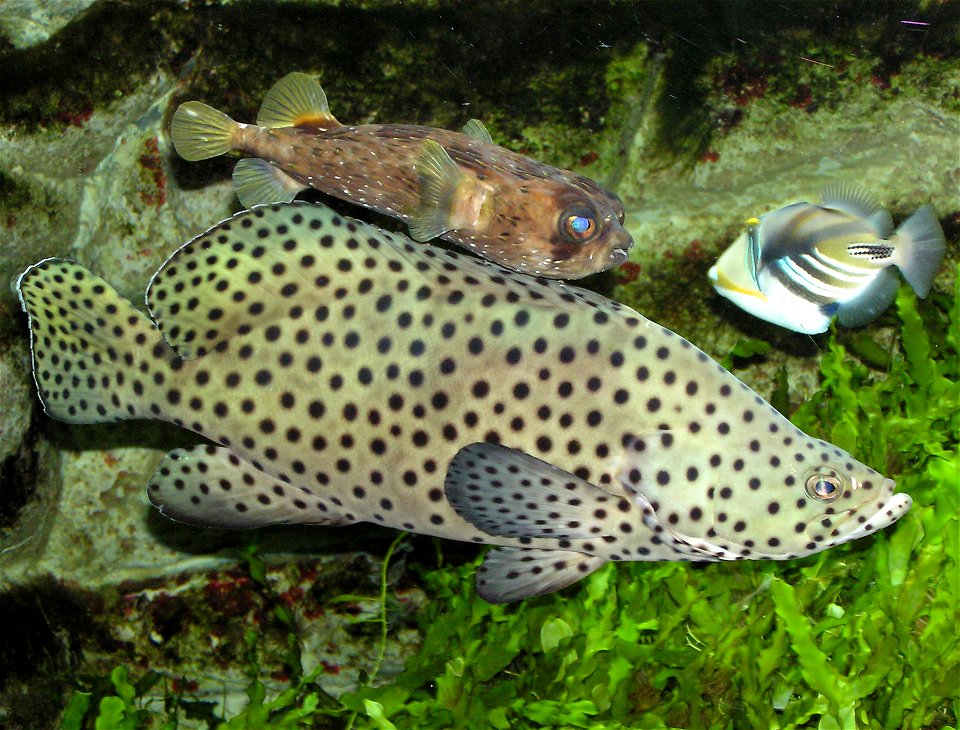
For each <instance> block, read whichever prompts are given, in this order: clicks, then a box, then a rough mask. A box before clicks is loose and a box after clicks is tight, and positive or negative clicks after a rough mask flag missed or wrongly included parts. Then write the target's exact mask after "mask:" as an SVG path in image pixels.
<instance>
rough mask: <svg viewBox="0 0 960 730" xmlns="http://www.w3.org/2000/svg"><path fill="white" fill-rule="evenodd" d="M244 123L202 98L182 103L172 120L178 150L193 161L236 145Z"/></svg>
mask: <svg viewBox="0 0 960 730" xmlns="http://www.w3.org/2000/svg"><path fill="white" fill-rule="evenodd" d="M239 128H240V125H239V124H237V123H236V122H235V121H233V119H231V118H230V117H228V116H227V115H226V114H224V113H223V112H222V111H219V110H217V109H214V108H213V107H212V106H208V105H206V104H204V103H203V102H200V101H188V102H185V103H183V104H181V105H180V106H179V107H178V108H177V111H176V112H174V114H173V121H172V122H170V136H171V138H172V139H173V146H174V147H175V148H176V150H177V154H178V155H180V156H181V157H182V158H183V159H185V160H188V161H189V162H196V161H197V160H207V159H209V158H211V157H219V156H220V155H225V154H227V152H229V151H230V150H232V149H234V148H235V147H236V144H235V138H236V133H237V131H238V130H239Z"/></svg>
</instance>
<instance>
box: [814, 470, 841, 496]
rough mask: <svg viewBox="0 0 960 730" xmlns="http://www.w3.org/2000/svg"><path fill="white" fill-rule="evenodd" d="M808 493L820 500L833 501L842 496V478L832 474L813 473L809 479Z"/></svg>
mask: <svg viewBox="0 0 960 730" xmlns="http://www.w3.org/2000/svg"><path fill="white" fill-rule="evenodd" d="M806 490H807V494H808V495H810V496H811V497H812V498H813V499H816V500H817V501H820V502H832V501H833V500H835V499H836V498H837V497H839V496H840V493H841V491H842V490H841V489H840V478H839V477H836V476H833V475H832V474H813V475H812V476H810V477H809V478H808V479H807V484H806Z"/></svg>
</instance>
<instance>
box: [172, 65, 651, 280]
mask: <svg viewBox="0 0 960 730" xmlns="http://www.w3.org/2000/svg"><path fill="white" fill-rule="evenodd" d="M171 136H172V137H173V143H174V145H175V146H176V149H177V152H178V153H179V154H180V155H181V157H183V158H184V159H187V160H203V159H206V158H208V157H215V156H217V155H222V154H225V153H227V152H229V151H231V150H238V151H241V152H246V153H248V154H251V155H254V157H253V158H248V159H244V160H241V161H240V162H239V163H237V166H236V169H235V170H234V174H233V179H234V184H235V187H236V190H237V196H238V197H239V198H240V202H241V203H243V205H245V206H247V207H252V206H254V205H257V204H260V203H276V202H289V201H291V200H293V198H294V196H295V195H296V194H297V193H299V192H300V191H301V190H305V189H306V188H308V187H313V188H316V189H317V190H320V191H322V192H324V193H327V194H329V195H333V196H335V197H337V198H342V199H344V200H348V201H351V202H353V203H357V204H359V205H362V206H364V207H366V208H371V209H373V210H376V211H379V212H380V213H385V214H387V215H391V216H393V217H395V218H399V219H401V220H403V221H405V222H406V223H407V224H408V226H409V228H410V235H411V236H413V238H415V239H416V240H418V241H427V240H430V239H431V238H435V237H437V236H442V237H443V238H445V239H447V240H448V241H451V242H453V243H456V244H458V245H460V246H463V247H465V248H468V249H470V250H471V251H474V252H475V253H478V254H480V255H481V256H484V257H486V258H488V259H491V260H492V261H495V262H497V263H499V264H502V265H504V266H508V267H510V268H511V269H515V270H517V271H522V272H524V273H527V274H538V275H540V276H547V277H550V278H560V279H577V278H580V277H582V276H586V275H587V274H593V273H595V272H598V271H603V270H604V269H608V268H610V267H611V266H617V265H619V264H622V263H623V262H624V261H626V260H627V250H628V249H629V248H630V247H631V246H632V245H633V240H632V239H631V237H630V234H628V233H627V232H626V231H625V230H624V228H623V226H622V225H621V224H622V223H623V215H624V213H623V204H622V203H621V202H620V198H618V197H617V196H616V195H614V194H613V193H611V192H609V191H607V190H604V189H603V188H601V187H600V186H599V185H597V184H596V183H595V182H593V181H592V180H589V179H587V178H585V177H583V176H581V175H577V174H575V173H573V172H570V171H568V170H560V169H558V168H556V167H551V166H550V165H545V164H543V163H540V162H537V161H536V160H533V159H531V158H529V157H526V156H524V155H519V154H517V153H515V152H511V151H510V150H508V149H505V148H503V147H500V146H499V145H495V144H494V143H493V140H492V139H491V138H490V134H489V132H487V130H486V129H485V128H484V126H483V124H481V123H480V122H479V121H477V120H472V121H471V122H469V123H468V124H467V125H466V126H465V127H464V129H463V132H462V133H461V132H451V131H449V130H446V129H437V128H434V127H423V126H418V125H412V124H364V125H359V126H347V125H344V124H341V123H340V122H338V121H337V120H336V119H335V118H334V117H333V115H332V114H331V113H330V109H329V107H328V105H327V97H326V95H325V94H324V92H323V89H322V88H321V87H320V84H319V83H317V80H316V79H315V78H313V77H311V76H308V75H306V74H302V73H292V74H289V75H287V76H285V77H283V78H282V79H281V80H280V81H278V82H277V83H276V84H275V85H274V86H273V88H271V89H270V91H269V92H268V93H267V95H266V97H265V98H264V101H263V106H262V107H261V109H260V113H259V115H258V116H257V123H256V124H255V125H252V124H240V123H237V122H235V121H234V120H233V119H231V118H230V117H228V116H227V115H226V114H224V113H222V112H220V111H217V110H216V109H213V108H212V107H210V106H207V105H206V104H203V103H201V102H197V101H189V102H187V103H185V104H182V105H181V106H180V107H179V108H178V109H177V111H176V113H175V114H174V117H173V122H172V123H171Z"/></svg>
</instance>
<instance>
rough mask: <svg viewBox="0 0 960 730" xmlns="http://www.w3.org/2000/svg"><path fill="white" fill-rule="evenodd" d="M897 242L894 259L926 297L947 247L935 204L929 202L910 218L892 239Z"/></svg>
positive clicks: (918, 290) (902, 271) (908, 278)
mask: <svg viewBox="0 0 960 730" xmlns="http://www.w3.org/2000/svg"><path fill="white" fill-rule="evenodd" d="M891 242H892V243H893V244H894V246H895V251H894V254H893V255H894V262H895V263H896V265H897V268H899V269H900V273H902V274H903V278H904V279H906V280H907V283H908V284H909V285H910V286H911V287H912V288H913V290H914V291H915V292H916V293H917V296H918V297H920V298H921V299H922V298H925V297H926V296H927V294H929V293H930V285H931V284H932V283H933V277H934V276H936V274H937V269H939V268H940V264H941V263H942V262H943V255H944V253H945V252H946V249H947V242H946V239H944V237H943V229H942V228H941V227H940V221H939V220H937V214H936V213H935V212H934V210H933V207H932V206H929V205H925V206H923V207H922V208H920V210H918V211H917V212H916V213H914V214H913V215H912V216H910V217H909V218H907V219H906V220H905V221H904V222H903V223H901V224H900V227H899V228H898V229H897V233H896V235H894V237H893V238H892V239H891Z"/></svg>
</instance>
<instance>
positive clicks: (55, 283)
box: [17, 259, 178, 423]
mask: <svg viewBox="0 0 960 730" xmlns="http://www.w3.org/2000/svg"><path fill="white" fill-rule="evenodd" d="M17 293H18V295H19V297H20V304H21V306H22V307H23V311H24V312H26V314H27V317H28V318H29V323H30V349H31V353H32V356H33V377H34V380H35V381H36V383H37V392H38V394H39V396H40V401H41V402H42V403H43V408H44V411H46V413H47V414H48V415H50V416H52V417H53V418H56V419H58V420H61V421H66V422H68V423H109V422H112V421H119V420H122V419H125V418H142V417H147V416H149V415H152V414H150V413H149V412H148V410H149V405H148V404H149V403H152V402H157V400H158V399H157V398H155V394H154V390H155V389H156V388H157V387H158V386H157V384H156V380H157V379H159V380H160V381H161V382H162V381H163V380H164V379H165V378H166V377H167V376H168V375H169V374H170V371H171V364H172V362H173V361H174V360H175V359H178V358H177V357H176V353H174V351H173V349H172V348H171V347H170V346H169V345H168V344H167V343H166V342H165V341H164V339H163V336H162V335H161V334H160V331H159V330H158V329H157V327H156V326H155V325H154V324H153V322H151V321H150V319H149V318H147V316H146V315H144V314H143V313H141V312H140V311H138V310H137V309H135V308H134V306H133V305H132V304H130V302H128V301H127V300H126V299H124V298H123V297H121V296H120V295H119V294H118V293H117V292H116V291H115V290H114V289H113V288H111V287H110V285H109V284H107V283H106V282H105V281H104V280H103V279H101V278H100V277H99V276H96V275H94V274H92V273H90V272H89V271H87V270H86V269H85V268H83V267H82V266H80V265H79V264H76V263H74V262H72V261H67V260H65V259H46V260H44V261H41V262H39V263H37V264H34V265H33V266H31V267H30V268H29V269H27V270H26V271H25V272H23V274H21V275H20V278H19V279H18V280H17Z"/></svg>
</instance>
